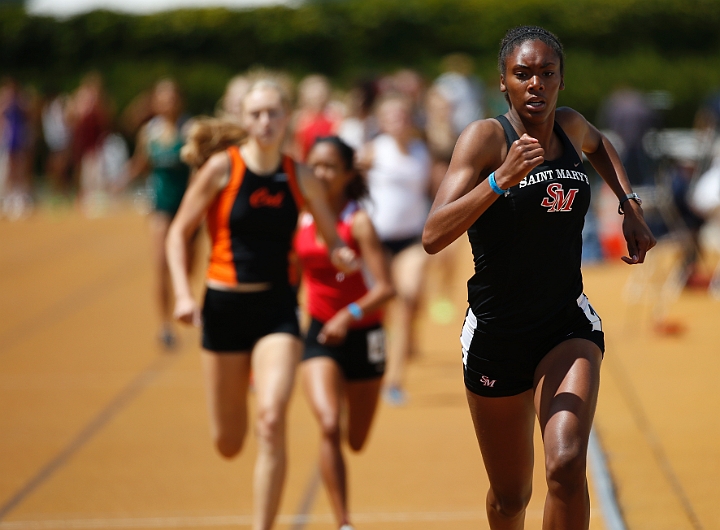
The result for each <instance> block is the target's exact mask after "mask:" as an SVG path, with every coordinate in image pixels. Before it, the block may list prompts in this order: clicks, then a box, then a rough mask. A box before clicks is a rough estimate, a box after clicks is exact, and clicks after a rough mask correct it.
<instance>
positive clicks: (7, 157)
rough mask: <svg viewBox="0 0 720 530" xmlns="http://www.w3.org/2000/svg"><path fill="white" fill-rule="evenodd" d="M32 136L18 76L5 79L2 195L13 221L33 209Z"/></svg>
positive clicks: (0, 90)
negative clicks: (31, 176)
mask: <svg viewBox="0 0 720 530" xmlns="http://www.w3.org/2000/svg"><path fill="white" fill-rule="evenodd" d="M31 136H32V134H31V125H30V109H29V102H28V99H27V97H26V96H25V94H24V93H23V92H22V90H21V88H20V86H19V84H18V83H17V81H16V80H15V79H13V78H6V79H5V80H3V81H2V84H1V85H0V198H1V199H2V214H3V215H4V216H5V217H7V218H8V219H10V220H17V219H21V218H23V217H26V216H27V215H29V214H30V213H31V212H32V208H33V200H32V195H31V191H32V190H31V185H32V181H31V178H30V164H31V158H30V148H31V141H32V138H31Z"/></svg>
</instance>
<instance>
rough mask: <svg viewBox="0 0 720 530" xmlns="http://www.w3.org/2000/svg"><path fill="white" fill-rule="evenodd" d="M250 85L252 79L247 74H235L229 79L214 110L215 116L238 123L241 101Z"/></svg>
mask: <svg viewBox="0 0 720 530" xmlns="http://www.w3.org/2000/svg"><path fill="white" fill-rule="evenodd" d="M251 85H252V81H251V80H250V78H249V77H248V76H247V75H236V76H235V77H233V78H232V79H230V81H228V83H227V86H226V87H225V93H224V94H223V96H222V98H220V101H219V105H218V108H217V110H216V112H215V114H216V115H217V117H218V118H222V119H225V120H229V121H232V122H235V123H238V124H239V123H240V120H241V117H242V102H243V99H244V98H245V95H246V94H247V93H248V90H250V86H251Z"/></svg>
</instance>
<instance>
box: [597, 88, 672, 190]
mask: <svg viewBox="0 0 720 530" xmlns="http://www.w3.org/2000/svg"><path fill="white" fill-rule="evenodd" d="M598 124H599V125H600V127H603V128H607V129H609V130H611V131H612V132H614V133H615V135H616V136H617V138H613V140H614V143H617V142H616V141H615V140H616V139H619V140H620V143H619V144H618V145H615V147H616V149H618V151H619V152H620V157H621V159H622V163H623V165H624V166H625V169H626V170H627V174H628V178H629V179H630V183H631V184H632V185H633V186H652V185H654V184H655V179H654V172H653V171H654V169H653V164H652V160H651V159H650V157H649V156H648V154H647V152H646V151H645V147H644V146H643V137H644V136H645V133H647V132H648V131H649V130H650V129H651V128H652V127H656V126H657V125H658V116H657V114H656V113H655V111H654V110H653V108H652V107H651V106H650V105H649V104H648V102H647V99H646V98H645V97H644V96H643V94H642V93H640V92H638V91H637V90H634V89H631V88H628V87H622V88H618V89H616V90H615V91H614V92H613V93H612V94H610V96H609V97H608V98H607V100H605V102H604V103H603V104H602V106H601V108H600V112H599V114H598Z"/></svg>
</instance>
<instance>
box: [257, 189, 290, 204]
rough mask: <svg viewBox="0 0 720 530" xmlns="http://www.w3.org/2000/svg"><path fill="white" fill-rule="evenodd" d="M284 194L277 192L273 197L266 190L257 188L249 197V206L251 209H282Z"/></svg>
mask: <svg viewBox="0 0 720 530" xmlns="http://www.w3.org/2000/svg"><path fill="white" fill-rule="evenodd" d="M284 198H285V192H283V191H279V192H277V193H276V194H275V195H273V194H272V193H270V190H268V189H267V188H258V189H256V190H255V191H254V192H252V194H251V195H250V206H252V207H253V208H262V207H263V206H265V207H267V208H280V207H282V203H283V199H284Z"/></svg>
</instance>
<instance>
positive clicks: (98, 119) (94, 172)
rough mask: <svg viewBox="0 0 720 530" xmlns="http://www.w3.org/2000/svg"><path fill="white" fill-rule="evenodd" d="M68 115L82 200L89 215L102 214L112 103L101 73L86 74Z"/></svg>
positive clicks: (81, 204)
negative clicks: (109, 101)
mask: <svg viewBox="0 0 720 530" xmlns="http://www.w3.org/2000/svg"><path fill="white" fill-rule="evenodd" d="M68 116H69V117H70V120H69V121H70V124H71V127H72V140H73V143H72V161H73V168H74V172H75V180H76V182H77V183H78V200H79V204H80V207H81V208H82V209H83V211H84V212H85V214H86V215H89V216H94V215H98V214H99V213H100V212H101V210H102V209H103V207H104V202H105V201H106V199H107V197H106V194H107V191H108V182H107V175H106V172H105V167H104V161H103V152H102V148H103V143H104V141H105V138H106V137H107V135H108V134H109V132H110V107H109V104H108V102H107V97H106V95H105V90H104V88H103V80H102V77H101V76H100V74H98V73H96V72H93V73H90V74H87V75H86V76H85V77H84V78H83V80H82V82H81V83H80V86H79V87H78V89H77V90H76V91H75V94H74V95H73V97H72V99H71V103H70V107H69V113H68Z"/></svg>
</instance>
